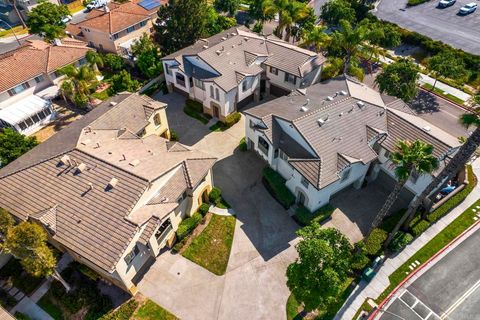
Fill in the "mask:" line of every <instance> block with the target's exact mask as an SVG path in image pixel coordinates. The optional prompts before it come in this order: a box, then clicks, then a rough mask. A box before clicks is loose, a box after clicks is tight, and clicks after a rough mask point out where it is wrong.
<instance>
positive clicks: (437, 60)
mask: <svg viewBox="0 0 480 320" xmlns="http://www.w3.org/2000/svg"><path fill="white" fill-rule="evenodd" d="M427 64H428V68H429V69H430V70H431V71H432V72H433V75H434V78H435V82H434V83H433V87H432V91H433V90H434V89H435V86H436V85H437V80H438V78H439V77H440V76H444V77H446V78H454V79H459V78H463V77H465V76H466V75H467V73H468V72H467V70H466V69H465V62H464V61H463V59H461V58H459V57H456V56H455V55H454V54H453V53H452V52H451V51H442V52H440V53H439V54H437V55H435V56H433V57H431V58H430V59H429V60H428V63H427Z"/></svg>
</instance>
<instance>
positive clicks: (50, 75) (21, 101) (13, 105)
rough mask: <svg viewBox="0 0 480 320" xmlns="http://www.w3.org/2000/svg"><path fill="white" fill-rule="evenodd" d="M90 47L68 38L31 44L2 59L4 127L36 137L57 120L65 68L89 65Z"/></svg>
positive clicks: (0, 85)
mask: <svg viewBox="0 0 480 320" xmlns="http://www.w3.org/2000/svg"><path fill="white" fill-rule="evenodd" d="M89 50H91V49H89V48H87V46H86V43H84V42H81V41H78V40H75V39H70V38H65V39H62V40H57V41H55V43H53V44H50V43H47V42H44V41H41V40H29V41H27V42H26V43H24V44H23V45H22V46H20V47H18V48H17V49H15V50H12V51H8V52H6V53H4V54H1V55H0V70H2V76H1V77H0V127H11V128H13V129H15V130H16V131H18V132H21V133H23V134H27V135H28V134H32V133H34V132H35V131H37V130H38V129H40V128H41V127H42V126H43V125H45V124H47V123H48V122H49V121H50V120H51V119H52V118H54V117H55V110H54V109H53V107H52V103H51V101H50V99H52V98H53V97H55V96H57V95H58V92H59V82H60V81H61V80H62V78H63V76H62V75H60V74H59V73H58V70H59V69H61V68H62V67H64V66H66V65H69V64H74V65H77V66H79V65H82V64H84V63H86V59H85V55H86V54H87V52H88V51H89Z"/></svg>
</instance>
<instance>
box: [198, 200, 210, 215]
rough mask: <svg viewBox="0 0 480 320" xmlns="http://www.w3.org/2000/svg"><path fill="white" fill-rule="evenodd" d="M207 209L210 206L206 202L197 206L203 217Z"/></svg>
mask: <svg viewBox="0 0 480 320" xmlns="http://www.w3.org/2000/svg"><path fill="white" fill-rule="evenodd" d="M208 209H210V206H209V205H208V204H206V203H202V204H201V205H200V207H198V212H200V214H201V215H202V217H205V215H206V214H207V213H208Z"/></svg>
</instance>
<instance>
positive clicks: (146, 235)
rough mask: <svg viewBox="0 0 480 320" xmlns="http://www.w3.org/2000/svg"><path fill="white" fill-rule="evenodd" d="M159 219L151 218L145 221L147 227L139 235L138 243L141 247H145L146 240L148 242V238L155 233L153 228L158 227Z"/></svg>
mask: <svg viewBox="0 0 480 320" xmlns="http://www.w3.org/2000/svg"><path fill="white" fill-rule="evenodd" d="M159 221H160V219H158V218H157V217H151V218H150V219H148V221H147V225H146V226H145V229H143V232H142V234H141V235H140V240H139V242H140V243H141V244H143V245H146V244H147V243H148V240H150V237H151V236H152V235H153V232H154V231H155V228H156V227H157V225H158V222H159Z"/></svg>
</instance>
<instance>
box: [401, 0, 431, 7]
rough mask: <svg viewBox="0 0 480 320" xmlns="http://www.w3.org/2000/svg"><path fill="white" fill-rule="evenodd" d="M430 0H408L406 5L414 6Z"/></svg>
mask: <svg viewBox="0 0 480 320" xmlns="http://www.w3.org/2000/svg"><path fill="white" fill-rule="evenodd" d="M428 1H430V0H408V2H407V5H408V6H416V5H419V4H422V3H425V2H428Z"/></svg>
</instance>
